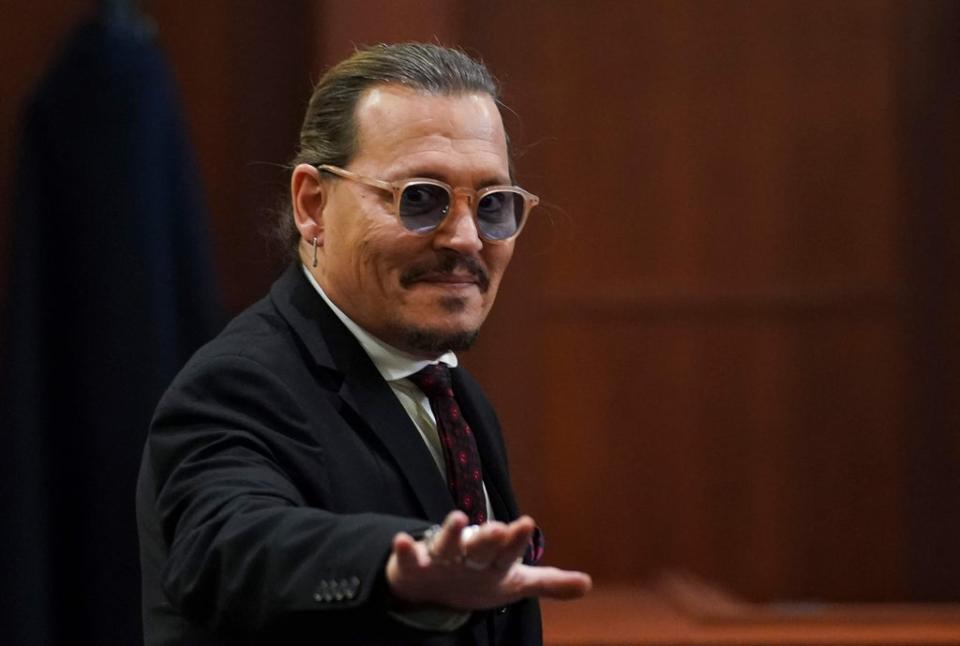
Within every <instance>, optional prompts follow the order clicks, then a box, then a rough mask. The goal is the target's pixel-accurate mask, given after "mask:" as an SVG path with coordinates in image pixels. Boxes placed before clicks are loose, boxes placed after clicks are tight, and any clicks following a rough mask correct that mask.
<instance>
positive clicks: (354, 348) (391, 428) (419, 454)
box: [270, 264, 453, 522]
mask: <svg viewBox="0 0 960 646" xmlns="http://www.w3.org/2000/svg"><path fill="white" fill-rule="evenodd" d="M270 294H271V299H272V300H273V302H274V304H275V305H276V307H277V309H278V310H279V311H280V313H281V314H282V315H283V317H284V318H285V319H286V320H287V322H288V323H289V324H290V326H291V328H293V330H294V332H296V334H297V335H298V336H299V337H300V339H301V340H302V342H303V344H304V351H305V352H306V353H307V354H308V355H309V356H310V357H311V358H312V359H313V361H314V362H315V363H316V364H317V365H318V367H319V368H321V369H322V370H323V371H324V372H325V373H327V375H328V376H330V377H332V379H333V382H332V385H335V386H336V389H337V393H338V395H339V396H340V398H341V400H342V401H343V402H344V403H345V404H346V405H348V406H349V407H350V408H351V409H352V410H353V411H354V412H355V413H356V415H357V416H358V417H359V418H360V419H361V420H362V421H363V422H364V423H365V424H366V426H367V427H368V428H369V429H370V431H371V432H372V433H373V434H374V435H375V436H376V437H377V439H379V441H380V442H381V443H382V444H383V446H384V448H385V449H386V450H387V452H388V453H389V454H390V455H391V456H392V457H393V459H394V460H395V461H396V463H397V466H398V468H399V470H400V472H401V473H402V474H403V476H404V477H405V478H406V480H407V482H408V483H409V484H410V487H411V489H412V490H413V492H414V495H415V496H416V497H417V500H418V501H419V502H420V505H421V507H422V508H423V512H424V515H425V517H426V518H428V519H430V520H432V521H436V522H440V521H441V520H443V518H444V516H446V514H447V513H448V512H449V511H450V510H452V509H453V500H452V499H451V497H450V494H449V493H448V492H447V488H446V486H445V484H444V482H443V478H442V477H441V476H440V474H439V472H438V471H437V467H436V464H435V463H434V461H433V458H432V457H431V456H430V452H429V451H428V449H427V447H426V445H425V444H424V443H423V439H422V438H421V437H420V434H419V432H418V431H417V429H416V428H415V427H414V425H413V422H411V421H410V418H409V417H408V416H407V413H406V411H405V410H404V409H403V406H401V405H400V402H399V401H397V398H396V395H394V394H393V391H392V390H390V386H388V385H387V383H386V382H385V381H384V380H383V377H381V376H380V373H379V372H378V371H377V369H376V367H375V366H374V365H373V362H372V361H371V360H370V357H369V356H368V355H367V353H366V352H365V351H364V349H363V347H362V346H361V345H360V343H359V342H358V341H357V340H356V338H354V336H353V335H352V334H351V333H350V331H349V330H348V329H347V328H346V327H345V326H344V325H343V323H342V322H341V321H340V319H338V318H337V316H336V314H334V313H333V311H332V310H331V309H330V308H329V307H327V304H326V303H325V302H324V301H323V299H322V298H321V297H320V295H319V294H317V292H316V290H315V289H314V288H313V286H312V285H310V283H309V282H308V281H307V279H306V276H304V275H303V269H302V268H301V267H300V265H299V264H294V265H293V266H292V267H290V268H289V269H288V270H287V271H286V273H285V274H284V275H283V276H282V277H281V278H280V279H279V280H278V281H277V282H276V283H275V284H274V286H273V289H272V290H271V292H270ZM338 382H339V383H338Z"/></svg>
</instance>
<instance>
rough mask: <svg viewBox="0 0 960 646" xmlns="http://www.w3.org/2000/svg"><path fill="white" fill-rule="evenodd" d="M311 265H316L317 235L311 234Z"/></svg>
mask: <svg viewBox="0 0 960 646" xmlns="http://www.w3.org/2000/svg"><path fill="white" fill-rule="evenodd" d="M313 266H314V267H316V266H317V236H313Z"/></svg>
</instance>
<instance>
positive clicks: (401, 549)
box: [393, 533, 424, 571]
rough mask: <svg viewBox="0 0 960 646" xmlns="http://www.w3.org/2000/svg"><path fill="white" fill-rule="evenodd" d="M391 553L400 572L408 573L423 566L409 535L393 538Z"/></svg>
mask: <svg viewBox="0 0 960 646" xmlns="http://www.w3.org/2000/svg"><path fill="white" fill-rule="evenodd" d="M393 553H394V554H395V555H396V557H397V565H398V566H399V567H400V568H401V569H402V570H407V571H409V570H413V569H416V568H419V567H422V566H423V565H424V563H423V562H422V559H421V553H420V552H419V551H418V550H417V542H416V541H415V540H414V538H413V537H412V536H410V535H409V534H404V533H400V534H397V535H396V536H394V537H393Z"/></svg>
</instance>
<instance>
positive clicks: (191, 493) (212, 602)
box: [148, 355, 428, 630]
mask: <svg viewBox="0 0 960 646" xmlns="http://www.w3.org/2000/svg"><path fill="white" fill-rule="evenodd" d="M329 411H330V416H331V420H330V421H331V423H333V422H335V421H336V420H335V419H333V418H334V417H336V415H337V413H336V410H335V408H334V407H333V406H330V407H329ZM324 422H325V421H324V420H316V419H307V415H306V414H305V412H304V409H303V407H302V406H301V405H300V404H299V403H298V402H297V401H296V397H294V396H293V394H292V392H291V390H290V389H289V388H287V387H286V385H285V384H284V383H283V382H282V380H281V379H280V378H278V377H277V376H276V375H275V374H273V373H271V371H270V370H268V369H266V368H265V367H264V366H262V365H261V364H259V363H257V362H256V361H254V360H251V359H249V358H245V357H242V356H236V355H234V356H221V357H215V358H213V359H208V360H207V361H205V362H202V363H200V364H194V365H192V367H188V368H187V369H186V370H185V371H184V372H183V373H182V374H181V376H180V377H178V379H177V380H176V381H175V382H174V384H173V386H171V389H170V390H169V391H168V393H167V394H166V395H165V397H164V399H163V400H162V401H161V403H160V406H159V408H158V410H157V414H156V416H155V417H154V422H153V424H152V427H151V432H150V436H149V439H148V455H149V464H150V466H151V468H152V470H153V473H154V478H155V482H156V509H157V514H158V518H159V521H160V527H161V530H162V533H163V537H164V540H165V543H166V545H167V546H168V554H167V560H166V565H165V567H164V569H163V573H162V580H163V588H164V592H165V594H166V596H167V598H168V600H169V601H170V603H171V604H172V605H173V606H174V608H176V609H177V610H178V611H179V612H181V613H182V614H183V615H184V616H185V617H187V618H189V619H190V620H191V621H195V622H197V623H200V624H202V625H206V626H208V627H210V628H213V629H220V628H224V627H230V628H237V629H244V630H259V629H265V628H267V627H269V626H270V625H272V624H275V623H276V622H279V621H282V620H284V619H285V618H290V617H293V616H296V617H298V620H300V621H303V620H304V617H306V618H308V621H316V622H318V627H319V626H323V625H327V624H329V625H335V624H337V623H340V622H347V621H349V623H350V624H352V625H354V626H356V625H357V622H358V621H362V620H363V618H364V617H367V618H371V619H374V618H375V619H376V621H378V622H382V621H384V620H387V618H388V617H389V613H388V607H387V596H388V595H387V586H386V581H385V578H384V574H383V571H384V565H385V563H386V559H387V557H388V555H389V552H390V545H391V541H392V538H393V536H394V535H395V534H396V533H397V532H400V531H406V532H409V533H412V534H417V533H418V532H422V531H423V530H424V529H425V527H426V526H427V525H428V523H426V522H425V521H423V520H418V519H413V518H404V517H400V516H391V515H387V514H377V513H357V514H342V513H335V512H334V511H332V509H336V505H335V504H334V502H335V501H332V500H325V499H324V497H323V494H322V491H323V490H324V489H323V487H322V486H319V487H317V486H313V487H311V488H310V491H311V494H310V496H311V499H310V500H307V499H306V497H305V493H304V492H305V491H306V490H307V488H305V486H304V485H305V483H307V482H314V483H315V482H321V483H322V481H323V478H324V474H323V466H324V463H325V461H326V460H329V459H335V458H336V456H327V455H324V449H323V444H322V441H318V440H317V431H316V429H317V428H322V427H323V424H324ZM317 491H320V492H321V493H320V494H317V493H316V492H317Z"/></svg>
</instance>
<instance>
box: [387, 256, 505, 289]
mask: <svg viewBox="0 0 960 646" xmlns="http://www.w3.org/2000/svg"><path fill="white" fill-rule="evenodd" d="M458 270H462V271H464V272H466V273H468V274H470V276H471V277H472V278H473V279H474V280H475V281H476V282H477V286H478V287H479V288H480V291H482V292H485V291H487V289H489V288H490V274H488V273H487V270H486V269H484V267H483V265H482V264H480V261H479V260H477V259H476V258H471V257H470V256H463V255H460V254H458V253H446V254H442V255H440V256H439V257H438V258H437V259H436V260H434V261H432V262H422V263H419V264H416V265H413V266H412V267H410V268H409V269H407V270H406V271H405V272H403V274H401V276H400V284H401V285H402V286H403V287H409V286H410V285H412V284H413V283H416V282H418V281H420V280H423V279H424V278H428V277H430V276H432V275H436V274H452V273H454V272H456V271H458Z"/></svg>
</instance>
